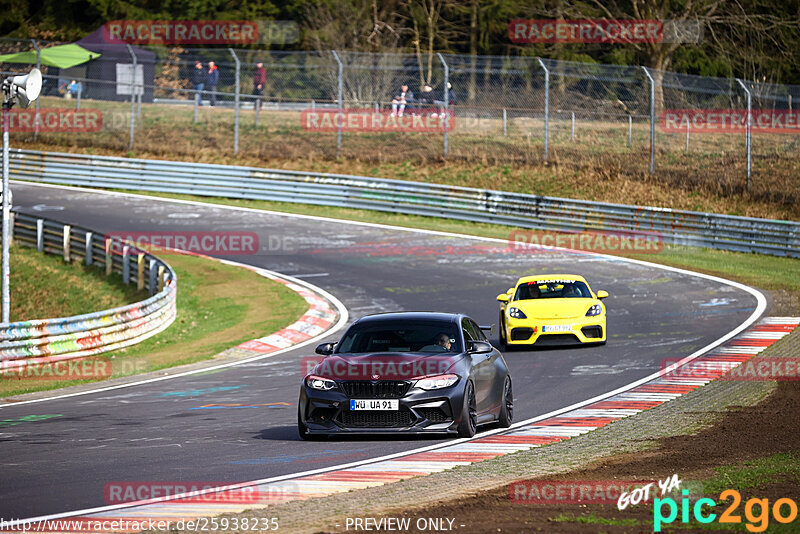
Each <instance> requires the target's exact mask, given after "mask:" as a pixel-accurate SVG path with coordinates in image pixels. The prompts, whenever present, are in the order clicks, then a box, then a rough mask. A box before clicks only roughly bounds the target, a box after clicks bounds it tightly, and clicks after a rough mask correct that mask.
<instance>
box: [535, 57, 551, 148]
mask: <svg viewBox="0 0 800 534" xmlns="http://www.w3.org/2000/svg"><path fill="white" fill-rule="evenodd" d="M536 60H537V61H538V62H539V65H541V67H542V70H544V160H545V161H547V156H548V152H549V141H550V71H549V70H547V67H545V65H544V61H542V58H540V57H537V58H536Z"/></svg>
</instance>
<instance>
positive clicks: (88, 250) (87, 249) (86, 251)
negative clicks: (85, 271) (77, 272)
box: [83, 232, 94, 265]
mask: <svg viewBox="0 0 800 534" xmlns="http://www.w3.org/2000/svg"><path fill="white" fill-rule="evenodd" d="M93 238H94V232H86V242H85V244H84V247H83V256H84V257H83V263H85V264H86V265H91V264H92V261H93V260H94V257H93V255H92V253H93V250H92V240H93Z"/></svg>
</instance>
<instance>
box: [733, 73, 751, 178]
mask: <svg viewBox="0 0 800 534" xmlns="http://www.w3.org/2000/svg"><path fill="white" fill-rule="evenodd" d="M736 81H737V82H739V85H741V86H742V89H744V92H745V94H746V95H747V125H746V126H745V130H744V136H745V137H744V139H745V146H746V149H747V185H746V189H747V191H748V192H749V191H750V171H751V159H750V158H751V156H752V151H751V147H752V145H751V143H752V136H753V122H752V121H753V96H752V94H750V89H748V88H747V86H746V85H745V84H744V82H743V81H742V80H740V79H739V78H736Z"/></svg>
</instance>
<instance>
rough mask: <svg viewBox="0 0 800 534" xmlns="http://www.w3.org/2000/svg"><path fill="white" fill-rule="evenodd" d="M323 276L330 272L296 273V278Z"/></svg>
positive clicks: (328, 274)
mask: <svg viewBox="0 0 800 534" xmlns="http://www.w3.org/2000/svg"><path fill="white" fill-rule="evenodd" d="M321 276H330V273H312V274H295V275H294V277H295V278H319V277H321Z"/></svg>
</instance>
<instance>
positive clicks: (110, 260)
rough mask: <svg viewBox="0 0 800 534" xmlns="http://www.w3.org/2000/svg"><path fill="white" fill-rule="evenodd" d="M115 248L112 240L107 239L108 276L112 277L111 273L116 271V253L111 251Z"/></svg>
mask: <svg viewBox="0 0 800 534" xmlns="http://www.w3.org/2000/svg"><path fill="white" fill-rule="evenodd" d="M112 248H113V243H112V242H111V238H110V237H107V238H106V276H110V275H111V272H112V271H113V270H114V252H113V251H112V250H111V249H112Z"/></svg>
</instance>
